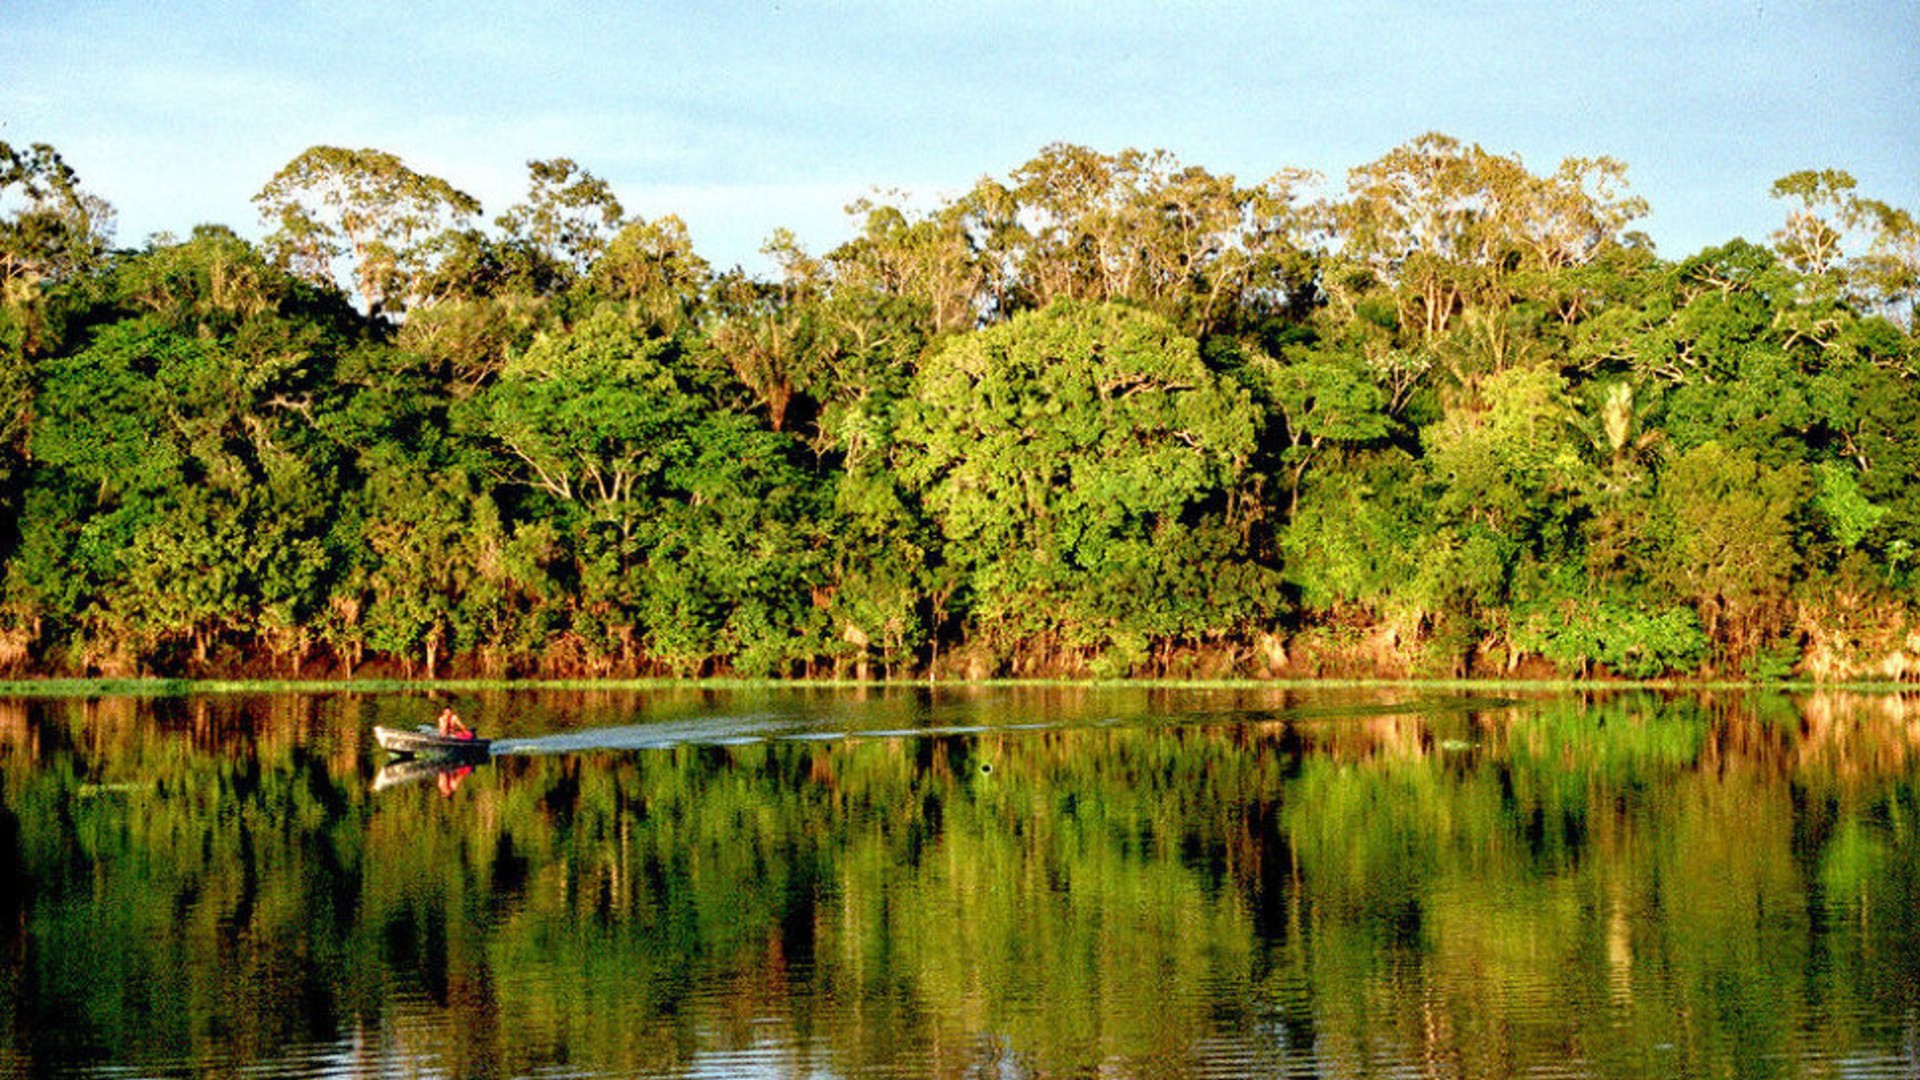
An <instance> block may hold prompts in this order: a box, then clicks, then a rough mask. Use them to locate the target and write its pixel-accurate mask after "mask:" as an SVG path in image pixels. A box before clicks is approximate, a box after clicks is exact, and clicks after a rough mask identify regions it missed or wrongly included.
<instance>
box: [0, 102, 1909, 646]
mask: <svg viewBox="0 0 1920 1080" xmlns="http://www.w3.org/2000/svg"><path fill="white" fill-rule="evenodd" d="M1774 194H1776V195H1777V196H1778V197H1779V198H1780V200H1781V203H1782V207H1783V223H1782V225H1781V227H1780V229H1779V230H1778V231H1777V232H1775V233H1774V234H1773V235H1772V236H1771V237H1769V238H1767V242H1766V243H1765V244H1761V243H1751V242H1748V241H1745V240H1740V239H1735V240H1731V241H1729V242H1728V243H1726V244H1724V245H1719V246H1715V247H1711V248H1708V249H1707V250H1704V251H1701V252H1698V253H1695V254H1693V255H1689V256H1686V257H1684V258H1681V259H1678V260H1677V261H1676V260H1670V259H1665V258H1662V257H1660V256H1659V255H1657V254H1656V253H1655V252H1654V251H1653V250H1652V247H1651V245H1650V243H1648V242H1647V240H1646V239H1645V237H1644V236H1641V235H1640V234H1638V233H1636V232H1634V231H1632V226H1633V224H1634V222H1635V221H1636V220H1637V219H1638V218H1639V217H1640V216H1642V215H1643V214H1644V213H1645V210H1646V207H1645V204H1644V203H1643V202H1642V201H1641V200H1639V199H1637V198H1635V197H1634V196H1632V195H1631V193H1630V192H1629V190H1628V189H1627V187H1626V185H1625V170H1624V167H1623V166H1622V165H1621V164H1620V163H1618V162H1616V161H1613V160H1611V159H1607V158H1596V159H1569V160H1568V161H1566V162H1563V163H1561V165H1560V166H1559V167H1558V168H1556V169H1555V170H1554V171H1552V172H1549V173H1538V174H1536V173H1534V172H1531V171H1529V170H1528V169H1527V168H1526V167H1525V166H1524V165H1523V163H1521V162H1520V161H1519V160H1518V159H1517V158H1515V157H1513V156H1507V155H1499V154H1494V153H1490V152H1487V151H1485V150H1483V149H1482V148H1480V147H1478V146H1472V145H1466V144H1462V143H1459V142H1457V141H1455V140H1453V139H1450V138H1447V137H1445V136H1441V135H1427V136H1423V137H1421V138H1419V139H1416V140H1414V141H1412V142H1410V143H1408V144H1406V145H1404V146H1401V147H1398V148H1396V149H1394V150H1392V151H1390V152H1388V153H1387V154H1386V155H1384V156H1383V157H1381V158H1380V159H1378V160H1376V161H1373V162H1370V163H1367V164H1365V165H1361V166H1359V167H1357V168H1355V169H1353V170H1352V171H1351V172H1350V173H1349V175H1348V176H1347V178H1346V182H1345V184H1344V185H1342V186H1339V187H1333V186H1329V185H1326V184H1324V183H1322V182H1321V181H1320V180H1319V179H1318V178H1315V177H1312V176H1309V175H1306V174H1302V173H1297V172H1281V173H1279V174H1276V175H1275V176H1274V177H1273V178H1271V179H1269V180H1266V181H1263V182H1260V183H1257V184H1245V183H1242V182H1240V181H1238V180H1236V179H1235V178H1233V177H1230V176H1225V175H1220V174H1216V173H1212V172H1209V171H1208V170H1206V169H1204V168H1201V167H1198V166H1188V165H1185V164H1183V163H1181V162H1178V161H1176V160H1174V159H1173V158H1171V157H1170V156H1168V155H1166V154H1164V153H1141V152H1137V151H1131V150H1128V151H1122V152H1119V153H1116V154H1106V153H1100V152H1096V151H1093V150H1089V149H1086V148H1082V147H1076V146H1067V145H1055V146H1050V147H1047V148H1045V149H1043V150H1042V151H1041V152H1040V153H1039V154H1038V155H1037V156H1036V157H1035V158H1034V159H1033V160H1031V161H1029V162H1026V163H1025V164H1022V165H1020V166H1019V167H1017V168H1015V169H1014V170H1012V171H1011V172H1010V173H1009V174H1008V175H1006V176H1004V177H999V178H987V179H983V180H982V181H981V182H980V183H979V184H978V185H976V186H975V187H974V188H973V189H971V190H969V191H967V192H965V193H963V194H961V195H959V196H957V197H954V198H951V199H947V200H945V201H943V202H941V203H939V204H938V205H935V206H933V207H931V208H930V209H916V208H913V207H909V206H896V205H890V204H887V203H884V202H880V201H872V202H864V203H861V204H859V205H857V206H856V207H854V208H852V209H853V212H854V214H855V215H856V216H857V220H858V221H859V223H860V229H859V231H858V234H857V235H856V236H855V238H854V239H853V240H851V241H849V242H847V243H846V244H843V245H841V246H840V247H838V248H835V249H833V250H832V251H829V252H826V253H824V254H818V255H816V254H813V253H809V252H807V251H805V250H804V249H802V248H801V247H800V246H799V245H798V244H797V243H796V242H795V241H794V239H793V238H792V237H790V236H787V235H785V234H777V235H776V236H775V237H774V238H773V239H772V240H771V241H770V242H769V245H768V250H769V252H770V254H771V255H772V256H773V257H774V259H775V262H776V263H777V265H778V266H779V267H780V273H779V275H778V280H774V281H766V280H759V279H755V278H752V277H749V276H747V275H745V274H743V273H741V272H740V271H738V270H734V271H726V272H717V271H715V270H714V269H713V268H712V267H710V266H709V265H708V264H707V263H706V262H705V261H704V260H703V259H701V258H700V256H699V255H698V254H697V253H696V252H695V250H694V248H693V246H692V243H691V241H690V239H689V237H688V236H687V234H686V231H685V229H684V227H683V226H682V225H681V224H680V222H679V221H678V220H677V219H674V218H672V217H664V218H658V219H654V220H646V219H643V218H640V217H637V216H634V215H630V214H628V213H627V212H626V210H625V209H624V208H623V207H622V206H621V205H620V203H619V200H618V199H617V197H616V196H615V194H614V193H613V192H612V190H611V189H610V188H609V187H608V186H607V185H606V184H605V183H604V182H602V181H601V180H599V179H598V178H596V177H594V176H593V175H592V174H591V173H590V172H588V171H587V170H585V169H583V168H581V167H579V166H578V165H577V164H575V163H574V162H572V161H568V160H565V159H556V160H553V161H544V162H534V163H531V164H530V166H529V174H528V191H527V194H526V197H525V199H524V201H522V202H520V203H517V204H515V205H514V206H511V207H509V208H508V209H507V210H506V211H505V212H503V213H501V214H499V215H498V216H497V217H495V218H494V219H493V220H492V222H491V223H490V224H483V223H482V218H481V214H482V211H481V207H480V206H479V204H478V202H477V201H476V200H474V199H472V198H471V197H470V196H468V195H466V194H465V193H463V192H461V191H460V190H459V189H458V188H457V187H455V186H454V185H453V184H452V183H450V182H449V181H447V180H444V179H440V178H437V177H432V176H427V175H424V174H420V173H418V172H416V171H414V170H412V169H411V168H410V167H408V166H407V165H406V164H405V163H404V162H403V161H401V160H400V159H399V158H397V157H395V156H393V155H391V154H388V153H384V152H379V151H372V150H345V149H340V148H333V147H315V148H313V149H311V150H309V151H307V152H306V153H303V154H302V155H300V156H299V157H298V158H296V159H295V160H294V161H292V162H290V163H289V164H288V165H287V167H286V168H285V169H283V170H282V171H281V172H280V173H279V174H278V175H276V176H274V177H272V178H270V179H269V180H268V182H267V183H266V184H265V186H264V187H263V188H262V190H261V191H260V193H259V195H258V196H257V198H256V202H257V204H258V205H259V207H260V210H261V213H262V216H263V218H264V219H265V220H266V222H267V224H268V228H269V229H270V230H271V232H270V234H269V235H268V236H267V237H266V239H265V240H264V242H262V243H260V244H254V243H251V242H249V241H247V240H246V239H244V238H242V237H241V236H239V235H238V234H236V233H235V232H233V231H232V230H231V229H228V228H225V227H221V226H213V225H208V226H201V227H198V228H195V229H194V230H193V232H192V233H191V235H189V236H187V237H185V238H179V237H170V236H159V237H154V238H152V239H150V240H148V241H147V242H146V243H145V245H144V246H143V247H140V248H138V249H115V248H113V247H112V233H111V221H112V215H111V209H110V207H109V206H108V205H107V204H106V203H105V202H104V201H103V200H101V199H100V198H99V197H97V196H96V195H94V194H92V193H90V192H88V191H87V190H86V189H85V188H84V187H83V186H82V185H81V184H80V182H79V180H78V178H77V177H76V176H75V175H74V174H73V172H72V170H71V169H69V168H68V167H67V166H66V165H65V163H64V162H63V161H62V160H61V159H60V156H59V155H58V153H57V152H55V151H54V150H53V149H51V148H49V147H45V146H38V145H36V146H32V147H27V148H16V147H12V146H8V145H5V144H0V574H3V577H0V674H5V673H12V674H20V675H109V676H121V675H138V674H159V675H195V676H209V675H248V674H250V675H268V674H271V675H277V676H282V677H303V676H305V677H313V676H323V677H324V676H337V675H354V674H358V675H362V676H366V675H372V676H376V677H389V676H391V677H406V678H416V677H440V676H485V677H490V678H522V677H569V676H572V677H633V676H711V675H747V676H772V677H789V678H793V677H817V678H862V679H864V678H874V677H895V678H897V677H902V676H915V677H918V676H924V675H928V674H932V675H936V676H939V677H943V678H952V677H990V676H999V677H1008V676H1011V677H1032V676H1068V677H1093V678H1113V677H1128V676H1153V677H1252V678H1267V677H1311V676H1368V677H1371V676H1389V677H1402V676H1441V677H1452V676H1558V677H1571V678H1584V677H1591V676H1596V675H1612V676H1616V677H1622V678H1631V679H1647V678H1660V677H1675V676H1678V677H1690V676H1691V677H1714V678H1760V679H1771V678H1780V677H1789V676H1791V677H1806V678H1817V679H1833V680H1839V679H1881V680H1910V679H1914V678H1916V677H1920V596H1916V583H1917V582H1920V578H1916V567H1915V545H1916V541H1920V483H1916V482H1915V481H1916V480H1920V438H1916V437H1915V434H1916V432H1920V391H1917V390H1916V387H1915V380H1914V368H1915V363H1916V355H1917V349H1916V339H1915V334H1914V316H1915V311H1916V302H1917V301H1920V227H1917V226H1916V224H1915V222H1914V220H1913V217H1912V215H1911V214H1910V213H1909V212H1907V211H1905V210H1902V209H1899V208H1895V207H1891V206H1887V205H1885V204H1884V203H1881V202H1878V201H1876V200H1873V199H1871V198H1867V197H1865V196H1863V195H1861V194H1860V193H1858V192H1857V191H1856V187H1855V184H1854V181H1853V179H1852V178H1851V177H1849V176H1848V175H1847V174H1845V173H1842V172H1838V171H1833V170H1825V171H1817V172H1815V171H1809V172H1803V173H1796V174H1794V175H1792V176H1788V177H1785V178H1783V179H1781V180H1780V181H1779V182H1778V183H1777V184H1776V185H1775V187H1774Z"/></svg>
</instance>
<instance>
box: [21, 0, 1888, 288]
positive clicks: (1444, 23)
mask: <svg viewBox="0 0 1920 1080" xmlns="http://www.w3.org/2000/svg"><path fill="white" fill-rule="evenodd" d="M1434 130H1437V131H1442V132H1445V133H1447V134H1449V135H1453V136H1455V137H1457V138H1460V139H1462V140H1465V141H1469V142H1477V143H1479V144H1481V145H1482V146H1484V147H1486V148H1487V149H1489V150H1493V151H1497V152H1502V153H1518V154H1519V155H1520V156H1521V157H1522V158H1523V159H1524V161H1525V162H1526V163H1527V165H1528V166H1529V167H1530V168H1532V169H1533V170H1535V171H1536V172H1545V171H1550V170H1551V169H1552V168H1553V167H1554V166H1555V165H1556V164H1558V162H1559V160H1560V159H1561V158H1562V157H1564V156H1567V155H1570V154H1579V155H1597V154H1610V155H1613V156H1614V157H1617V158H1620V159H1622V160H1624V161H1625V162H1626V163H1627V164H1628V166H1629V170H1630V171H1629V174H1628V175H1629V178H1630V180H1631V182H1632V185H1633V189H1634V191H1636V192H1637V193H1638V194H1640V195H1642V196H1644V197H1646V198H1647V199H1648V200H1649V201H1650V202H1651V203H1652V207H1653V213H1652V215H1651V216H1650V217H1649V218H1648V219H1647V220H1646V221H1645V222H1644V223H1643V225H1642V227H1643V228H1644V229H1645V230H1646V231H1647V232H1648V233H1650V234H1651V235H1652V236H1653V237H1654V239H1655V241H1656V242H1657V243H1658V244H1659V247H1660V250H1661V252H1662V253H1663V254H1665V255H1667V256H1669V257H1677V256H1680V255H1685V254H1688V253H1690V252H1692V251H1694V250H1696V249H1698V248H1699V247H1701V246H1702V245H1705V244H1708V243H1718V242H1721V241H1724V240H1727V239H1730V238H1732V237H1733V236H1736V235H1745V236H1747V237H1749V238H1751V239H1764V237H1765V236H1766V234H1767V233H1768V232H1770V231H1771V230H1772V229H1773V228H1775V227H1776V226H1777V225H1778V223H1779V221H1780V219H1781V216H1782V208H1781V207H1780V206H1779V205H1778V204H1776V203H1775V202H1773V201H1772V200H1770V199H1769V198H1768V197H1767V187H1768V185H1769V184H1771V183H1772V181H1773V180H1774V179H1775V178H1777V177H1779V176H1781V175H1783V174H1785V173H1788V172H1791V171H1793V170H1795V169H1800V168H1809V167H1825V166H1833V167H1838V168H1843V169H1847V170H1848V171H1850V172H1852V173H1853V174H1854V175H1855V176H1856V177H1857V178H1858V179H1859V180H1860V190H1861V192H1862V193H1863V194H1867V195H1872V196H1875V197H1879V198H1883V199H1885V200H1887V201H1889V202H1892V203H1894V204H1896V205H1900V206H1904V207H1907V208H1908V209H1912V210H1916V211H1920V0H1872V2H1867V0H1860V2H1851V0H1828V2H1813V0H1800V2H1793V3H1783V2H1776V0H1766V2H1758V3H1756V2H1752V0H1748V2H1743V3H1731V2H1725V3H1723V2H1717V0H1714V2H1703V3H1686V2H1673V3H1639V2H1637V0H1636V2H1629V0H1615V2H1612V3H1586V2H1563V3H1551V2H1543V0H1536V2H1527V3H1493V2H1479V3H1474V2H1469V3H1453V4H1448V3H1439V2H1428V3H1385V2H1370V3H1357V4H1334V3H1318V4H1303V3H1292V2H1274V3H1264V4H1255V3H1198V2H1195V3H1181V2H1177V0H1159V2H1152V3H1148V2H1134V0H1108V2H1106V3H1066V2H1048V0H1024V2H1001V0H976V2H973V3H957V2H956V3H946V4H938V5H936V4H932V3H927V4H919V3H883V2H879V0H842V2H827V0H778V2H772V3H705V4H696V3H646V2H633V3H601V2H577V3H563V2H559V0H544V2H536V0H526V2H521V3H495V2H487V0H458V2H443V0H411V2H409V0H378V2H373V0H266V2H228V3H213V2H202V0H146V2H141V3H133V2H122V0H102V2H87V0H0V140H5V141H8V142H12V143H15V144H21V143H28V142H49V143H52V144H53V145H54V146H56V147H58V148H59V149H60V150H61V152H62V153H63V154H64V155H65V156H66V158H67V160H68V162H69V163H70V164H72V165H73V166H74V167H75V168H76V169H77V170H78V171H79V172H80V175H81V177H82V179H83V180H84V181H85V182H86V183H87V184H88V186H89V187H90V188H92V189H93V190H94V191H95V192H97V193H98V194H101V195H103V196H105V197H106V198H107V199H108V200H109V201H111V202H112V203H113V204H114V205H115V206H116V207H117V208H118V209H119V211H120V221H121V225H120V240H121V242H122V243H123V244H129V245H133V244H138V243H139V242H141V241H142V240H143V239H144V238H145V237H146V236H147V235H148V234H150V233H152V232H155V231H158V230H171V231H174V232H177V233H184V232H186V231H187V230H188V229H190V228H191V227H192V226H194V225H195V224H198V223H201V222H206V221H213V222H220V223H223V224H228V225H231V226H233V227H235V228H236V229H238V230H240V231H241V232H242V233H244V234H246V235H253V236H257V235H259V233H260V227H259V222H258V219H257V216H256V213H255V209H254V207H253V206H252V204H251V203H250V201H249V199H250V197H251V196H252V194H253V193H254V192H255V191H257V190H259V188H260V186H261V185H262V184H263V183H265V182H266V180H267V179H268V178H269V177H271V176H272V175H273V173H274V172H275V171H277V170H278V169H279V167H280V166H281V165H283V164H285V163H286V162H287V161H288V160H289V159H291V158H292V157H294V156H295V155H296V154H298V153H299V152H300V151H301V150H303V149H305V148H306V147H308V146H312V145H316V144H322V143H331V144H335V145H343V146H353V147H362V146H367V147H377V148H379V149H383V150H390V151H392V152H394V153H397V154H399V155H400V156H401V157H403V158H404V159H406V160H407V161H408V163H409V164H411V165H413V166H414V167H415V168H416V169H420V170H423V171H426V172H431V173H434V174H436V175H440V176H443V177H445V178H446V179H448V180H450V181H452V182H453V183H454V184H455V185H456V186H459V187H461V188H463V189H464V190H467V191H469V192H471V193H472V194H474V195H476V196H478V197H479V198H480V199H481V200H482V201H483V202H484V203H485V204H486V208H487V213H488V214H489V216H491V215H493V214H497V213H498V212H500V211H502V210H504V209H506V207H507V206H508V205H510V204H511V203H513V202H514V201H516V200H517V199H518V198H519V197H520V195H521V193H522V192H523V190H524V177H525V162H526V161H527V160H528V159H531V158H549V157H559V156H566V157H572V158H574V159H575V160H576V161H578V162H579V163H581V164H582V165H584V166H585V167H587V168H588V169H590V170H592V171H593V172H595V173H596V174H598V175H600V176H602V177H603V178H605V179H607V180H608V181H610V182H611V183H612V184H613V185H614V187H615V190H616V191H617V192H618V193H619V194H620V196H621V199H622V201H623V202H624V203H625V204H626V206H627V209H628V210H629V212H631V213H636V214H640V215H643V216H646V217H656V216H659V215H661V214H667V213H677V214H679V215H680V216H681V217H683V218H685V219H686V220H687V222H688V224H689V227H690V229H691V230H692V233H693V238H694V243H695V246H696V247H697V248H698V249H699V250H700V252H701V253H702V254H703V255H705V256H706V257H707V258H708V259H709V260H710V261H712V262H714V263H715V264H717V265H719V266H721V267H725V266H730V265H733V264H736V263H739V264H744V265H746V266H748V267H749V268H750V269H754V270H764V268H765V263H764V262H763V261H762V260H761V259H760V258H759V256H758V254H757V252H758V249H759V247H760V245H761V243H762V242H763V241H764V240H765V239H766V237H767V235H768V234H769V233H770V232H771V231H772V230H773V229H774V228H776V227H781V226H784V227H787V228H790V229H792V230H793V231H794V232H795V233H796V234H797V235H798V236H799V237H800V239H801V240H802V242H803V243H805V244H806V245H807V246H808V247H809V248H811V249H813V250H816V251H818V250H824V249H826V248H829V247H831V246H832V245H833V244H834V243H836V242H838V241H839V240H841V239H843V238H845V236H846V235H848V233H849V231H850V226H849V224H848V221H847V219H846V217H845V215H844V214H843V213H842V207H843V206H844V205H845V204H846V203H848V202H849V201H851V200H852V199H854V198H857V197H859V196H861V195H863V194H868V193H870V192H872V191H873V190H874V189H881V190H888V189H900V190H904V191H908V192H914V193H919V194H920V195H921V196H922V197H923V198H924V197H937V196H939V195H942V194H949V193H953V192H956V191H959V190H962V189H964V188H966V187H967V186H969V185H970V184H971V183H972V182H973V181H974V180H976V179H978V178H979V177H980V176H983V175H989V174H991V175H1004V174H1005V173H1006V172H1007V171H1008V170H1010V169H1011V168H1013V167H1014V166H1016V165H1018V164H1019V163H1021V162H1023V161H1025V160H1027V159H1028V158H1030V157H1032V156H1033V155H1034V153H1035V152H1036V151H1038V150H1039V149H1040V148H1041V147H1042V146H1044V145H1046V144H1047V143H1049V142H1055V141H1068V142H1077V143H1083V144H1086V145H1089V146H1093V147H1095V148H1097V149H1100V150H1106V151H1114V150H1118V149H1121V148H1123V147H1128V146H1134V147H1139V148H1142V149H1146V148H1162V149H1166V150H1170V151H1173V152H1174V153H1175V154H1176V155H1178V156H1179V157H1180V158H1181V159H1182V160H1183V161H1185V162H1187V163H1189V164H1195V165H1201V166H1204V167H1206V168H1208V169H1210V170H1213V171H1216V172H1225V173H1232V174H1233V175H1235V176H1238V177H1240V178H1242V179H1243V180H1247V181H1253V180H1258V179H1262V178H1264V177H1266V176H1268V175H1270V174H1272V173H1273V172H1275V171H1277V170H1279V169H1281V168H1287V167H1302V168H1310V169H1316V170H1319V171H1321V172H1323V173H1325V174H1326V175H1327V176H1328V177H1329V179H1331V180H1333V181H1336V182H1337V181H1338V180H1340V179H1341V178H1342V177H1344V175H1345V173H1346V171H1347V170H1348V169H1349V168H1351V167H1353V166H1356V165H1359V164H1362V163H1364V162H1367V161H1370V160H1372V159H1374V158H1377V157H1379V156H1380V155H1382V154H1384V153H1385V152H1387V151H1388V150H1389V149H1391V148H1392V147H1394V146H1396V145H1399V144H1400V143H1403V142H1406V141H1407V140H1409V139H1411V138H1413V137H1415V136H1417V135H1419V134H1421V133H1422V132H1425V131H1434Z"/></svg>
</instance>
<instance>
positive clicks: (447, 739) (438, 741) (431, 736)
mask: <svg viewBox="0 0 1920 1080" xmlns="http://www.w3.org/2000/svg"><path fill="white" fill-rule="evenodd" d="M373 737H374V740H375V741H377V742H378V743H379V744H380V747H381V749H383V750H385V751H387V752H388V753H390V754H393V755H395V756H397V757H434V758H483V757H486V756H487V755H488V753H489V749H488V748H489V747H491V746H492V745H493V740H491V739H456V738H454V737H452V736H450V735H442V734H440V733H439V732H438V731H435V730H434V729H433V728H420V729H417V730H413V731H408V730H406V729H404V728H390V727H380V726H377V725H376V726H375V727H374V729H373Z"/></svg>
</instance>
